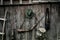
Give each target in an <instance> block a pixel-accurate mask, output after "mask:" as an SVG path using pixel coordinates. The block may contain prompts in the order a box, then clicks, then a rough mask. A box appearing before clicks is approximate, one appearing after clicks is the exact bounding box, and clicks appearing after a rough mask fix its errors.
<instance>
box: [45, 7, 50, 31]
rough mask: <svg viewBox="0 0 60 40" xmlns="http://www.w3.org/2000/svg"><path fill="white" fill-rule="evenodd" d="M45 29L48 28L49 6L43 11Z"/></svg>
mask: <svg viewBox="0 0 60 40" xmlns="http://www.w3.org/2000/svg"><path fill="white" fill-rule="evenodd" d="M45 29H46V31H48V30H49V29H50V18H49V8H47V9H46V13H45Z"/></svg>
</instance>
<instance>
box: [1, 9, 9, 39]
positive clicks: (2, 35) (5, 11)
mask: <svg viewBox="0 0 60 40" xmlns="http://www.w3.org/2000/svg"><path fill="white" fill-rule="evenodd" d="M7 11H8V9H7V10H6V11H5V16H4V18H5V19H6V15H7ZM4 28H5V20H4V22H3V29H2V32H3V33H4ZM3 36H4V35H2V40H3V38H4V37H3Z"/></svg>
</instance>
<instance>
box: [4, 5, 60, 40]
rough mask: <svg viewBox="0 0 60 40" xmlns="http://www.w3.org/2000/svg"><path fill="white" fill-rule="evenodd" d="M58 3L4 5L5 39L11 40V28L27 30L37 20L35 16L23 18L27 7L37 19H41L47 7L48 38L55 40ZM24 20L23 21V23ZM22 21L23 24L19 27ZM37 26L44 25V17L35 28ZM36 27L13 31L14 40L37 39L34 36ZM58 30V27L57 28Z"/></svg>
mask: <svg viewBox="0 0 60 40" xmlns="http://www.w3.org/2000/svg"><path fill="white" fill-rule="evenodd" d="M58 6H59V5H58V4H40V5H27V6H15V7H11V6H10V7H5V10H7V9H8V12H7V17H6V18H7V21H6V40H12V35H13V32H12V31H13V30H12V29H19V28H20V29H24V30H29V29H31V27H32V26H33V25H34V24H36V22H37V20H36V19H35V17H33V18H32V19H28V18H25V13H26V10H27V9H32V10H33V12H34V13H35V14H36V17H37V19H38V20H39V19H41V18H42V17H43V16H45V12H46V8H49V13H50V19H51V24H50V30H49V31H47V35H48V40H57V28H59V24H60V21H58V19H59V18H58V9H59V8H58ZM23 22H24V23H23ZM22 23H23V26H22V27H21V25H22ZM39 27H45V17H44V18H43V19H42V20H41V22H40V23H39V24H38V26H37V27H36V29H38V28H39ZM36 29H34V30H33V31H31V32H26V33H18V32H17V31H16V32H15V33H16V34H15V38H16V39H14V40H39V39H37V38H36ZM58 30H59V29H58Z"/></svg>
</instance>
